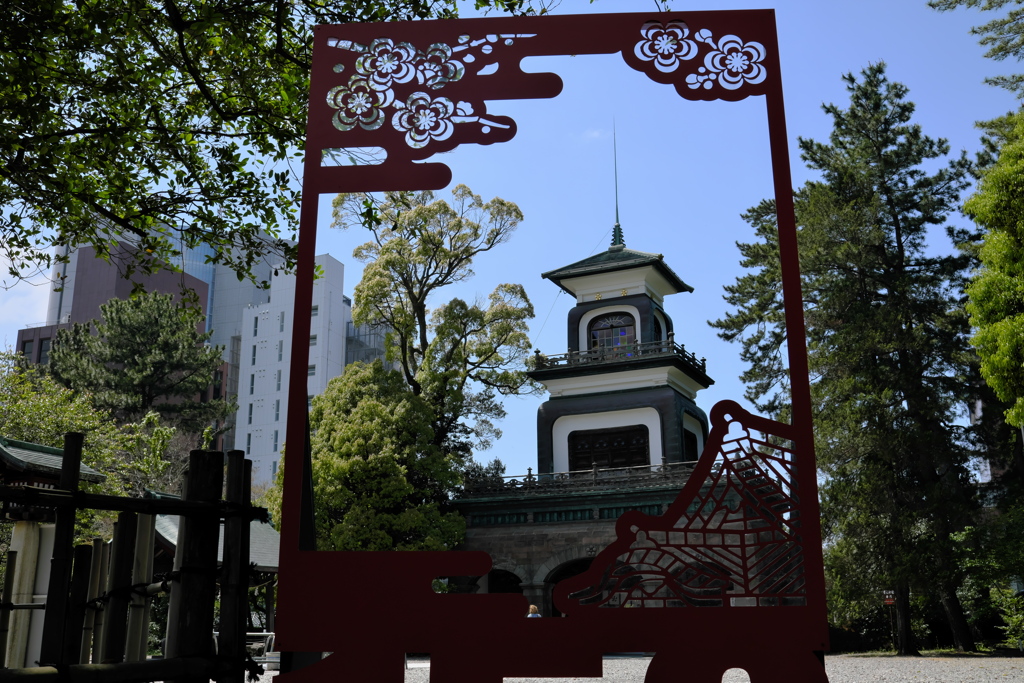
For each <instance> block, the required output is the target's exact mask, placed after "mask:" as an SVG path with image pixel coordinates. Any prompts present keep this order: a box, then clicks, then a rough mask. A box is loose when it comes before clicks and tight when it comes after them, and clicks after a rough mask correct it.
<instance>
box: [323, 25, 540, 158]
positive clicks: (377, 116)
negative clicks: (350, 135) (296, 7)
mask: <svg viewBox="0 0 1024 683" xmlns="http://www.w3.org/2000/svg"><path fill="white" fill-rule="evenodd" d="M533 35H534V34H490V35H487V36H485V37H483V38H478V39H475V40H474V39H473V38H472V36H468V35H463V36H460V37H459V44H458V45H456V46H455V47H454V48H453V47H451V46H450V45H447V44H445V43H433V44H432V45H430V47H428V48H427V49H426V50H418V49H417V48H416V47H415V46H414V45H412V43H407V42H400V43H395V41H393V40H392V39H391V38H377V39H375V40H373V41H372V42H371V43H370V44H369V45H361V44H359V43H356V42H354V41H351V40H339V39H330V40H329V41H328V45H330V46H331V47H334V48H338V49H341V50H347V51H350V52H355V53H357V55H358V56H357V57H356V60H355V71H356V73H355V74H353V75H352V76H351V77H350V78H349V80H348V83H347V84H346V85H339V86H336V87H334V88H331V90H330V91H328V93H327V104H328V105H329V106H330V107H331V108H333V109H335V110H336V111H335V113H334V115H333V117H332V121H333V123H334V127H335V128H337V129H338V130H340V131H349V130H352V129H354V128H355V127H356V126H359V127H360V128H362V129H363V130H376V129H378V128H380V127H381V126H382V125H383V123H384V121H385V120H387V118H388V115H387V113H386V111H385V110H387V109H389V108H391V109H394V112H393V114H392V115H391V126H392V127H393V128H394V129H395V130H396V131H398V132H400V133H405V141H406V144H407V145H409V146H410V147H413V148H416V149H419V148H422V147H424V146H426V145H427V144H428V143H429V142H430V141H431V140H446V139H448V138H449V137H451V135H452V132H453V131H454V125H455V124H465V123H478V124H480V126H481V130H482V131H483V132H484V133H487V132H489V131H490V130H491V128H492V127H496V128H508V127H509V126H508V125H504V124H500V123H497V122H495V121H491V120H488V119H485V118H483V117H482V116H474V115H473V105H472V104H471V103H469V102H463V101H460V102H454V101H452V100H451V99H449V98H447V97H432V96H431V95H430V94H429V93H426V92H423V91H417V92H414V93H412V94H410V95H408V96H407V97H404V99H403V98H401V97H399V98H396V96H395V89H396V86H398V85H401V84H406V83H409V84H411V83H413V82H414V81H415V83H416V84H417V85H420V86H424V87H426V88H429V89H430V90H440V89H441V88H444V87H445V86H446V85H448V84H449V83H455V82H457V81H460V80H462V78H463V77H464V76H465V75H466V65H467V64H475V63H476V62H477V60H478V57H490V56H491V55H492V54H493V53H494V51H495V47H501V46H511V45H513V44H514V42H515V39H517V38H530V37H532V36H533ZM489 67H491V68H490V72H492V73H493V71H494V70H495V69H496V67H495V66H494V63H489V64H485V65H481V66H479V67H478V68H477V75H481V72H483V71H484V70H486V69H488V68H489ZM344 70H345V65H343V64H337V65H335V67H334V72H335V73H342V72H344Z"/></svg>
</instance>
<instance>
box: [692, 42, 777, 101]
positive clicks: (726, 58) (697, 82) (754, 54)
mask: <svg viewBox="0 0 1024 683" xmlns="http://www.w3.org/2000/svg"><path fill="white" fill-rule="evenodd" d="M695 37H696V38H697V40H698V41H699V42H701V43H704V44H706V45H708V46H710V47H711V48H712V51H711V52H709V53H707V54H706V55H704V66H702V67H700V68H699V69H697V73H693V74H689V75H687V77H686V84H687V85H688V86H689V87H690V88H692V89H696V88H704V89H705V90H710V89H711V88H712V87H714V85H715V83H716V82H717V83H718V84H719V85H721V86H722V87H723V88H725V89H726V90H738V89H739V88H740V87H741V86H742V85H743V84H744V83H750V84H757V83H761V82H763V81H764V79H765V78H766V77H767V76H768V71H767V69H765V68H764V65H762V64H761V62H762V61H764V58H765V57H766V56H767V52H766V50H765V49H764V45H762V44H761V43H757V42H754V41H751V42H749V43H745V42H743V39H741V38H740V37H738V36H734V35H727V36H722V38H721V39H720V40H719V41H718V43H717V45H716V44H715V40H714V38H713V36H712V35H711V31H709V30H707V29H701V30H700V31H698V32H697V35H696V36H695Z"/></svg>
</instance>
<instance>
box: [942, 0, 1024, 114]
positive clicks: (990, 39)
mask: <svg viewBox="0 0 1024 683" xmlns="http://www.w3.org/2000/svg"><path fill="white" fill-rule="evenodd" d="M1022 4H1024V3H1022V2H1021V0H929V2H928V6H929V7H932V8H933V9H937V10H939V11H940V12H947V11H949V10H953V9H957V8H959V7H971V8H975V9H981V10H982V11H986V12H991V11H998V10H1002V9H1003V8H1004V7H1006V6H1007V5H1009V6H1010V7H1011V9H1010V10H1008V11H1007V12H1006V14H1005V15H1003V16H1001V17H999V18H997V19H993V20H991V21H989V22H987V23H984V24H982V25H981V26H975V27H974V28H972V29H971V33H973V34H974V35H976V36H980V39H979V41H978V42H980V43H981V44H982V45H984V46H985V47H987V48H988V52H986V53H985V56H986V57H990V58H992V59H994V60H996V61H1003V60H1005V59H1007V58H1010V57H1012V58H1014V59H1016V60H1017V61H1020V60H1021V58H1022V57H1024V8H1022V7H1020V5H1022ZM1015 5H1016V7H1014V6H1015ZM985 82H986V83H989V84H991V85H996V86H999V87H1001V88H1006V89H1007V90H1009V91H1011V92H1013V93H1015V94H1016V95H1017V97H1024V74H1011V75H1009V76H994V77H992V78H986V79H985Z"/></svg>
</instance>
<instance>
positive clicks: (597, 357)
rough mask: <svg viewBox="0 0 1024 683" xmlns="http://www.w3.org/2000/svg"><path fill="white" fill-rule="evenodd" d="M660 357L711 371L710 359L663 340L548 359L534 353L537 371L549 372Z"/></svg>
mask: <svg viewBox="0 0 1024 683" xmlns="http://www.w3.org/2000/svg"><path fill="white" fill-rule="evenodd" d="M658 357H665V358H679V359H681V360H682V361H684V362H685V363H687V364H689V365H691V366H693V367H695V368H697V369H699V370H700V371H701V372H707V360H706V359H704V358H697V356H696V355H694V354H692V353H690V352H689V351H687V350H686V348H685V347H684V346H683V345H682V344H676V343H675V342H674V341H672V340H660V341H651V342H640V343H635V344H624V345H622V346H612V347H601V348H595V349H590V350H588V351H570V352H568V353H562V354H558V355H555V356H546V355H544V354H543V353H541V352H540V351H537V352H536V353H535V354H534V357H533V359H534V369H535V370H547V369H551V368H564V367H568V366H573V365H582V364H586V363H621V362H624V361H631V360H640V359H653V358H658Z"/></svg>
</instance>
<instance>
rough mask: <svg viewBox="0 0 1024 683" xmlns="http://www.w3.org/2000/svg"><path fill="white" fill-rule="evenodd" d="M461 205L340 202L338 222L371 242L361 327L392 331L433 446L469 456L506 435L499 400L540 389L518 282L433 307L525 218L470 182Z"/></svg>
mask: <svg viewBox="0 0 1024 683" xmlns="http://www.w3.org/2000/svg"><path fill="white" fill-rule="evenodd" d="M452 197H453V199H454V202H453V205H449V204H448V203H447V202H445V201H442V200H438V199H435V198H434V194H433V193H432V192H420V193H409V192H400V193H389V194H387V195H386V197H385V198H384V200H383V201H375V200H374V199H373V198H371V197H367V196H365V195H347V196H344V195H343V196H340V197H338V198H337V199H336V200H335V204H334V206H335V214H334V215H335V220H334V225H335V226H338V227H342V228H347V227H350V226H353V225H362V226H364V227H365V228H367V229H369V230H370V232H371V233H372V235H373V240H372V241H370V242H367V243H366V244H363V245H362V246H360V247H359V248H357V249H356V250H355V252H354V256H355V257H356V258H357V259H359V260H360V261H362V262H364V263H366V267H365V269H364V270H363V279H362V281H361V282H360V283H359V285H357V286H356V290H355V307H354V309H353V312H352V317H353V320H354V322H355V323H356V324H360V325H362V324H373V325H383V326H385V327H386V328H387V329H389V330H390V332H389V334H388V336H387V339H388V342H387V359H388V361H389V362H392V363H397V364H398V368H399V369H400V371H401V373H402V375H403V377H404V378H405V381H406V383H407V384H408V386H409V389H410V391H411V392H412V393H413V395H415V396H418V397H420V398H421V399H422V400H424V401H425V402H426V404H427V405H428V406H430V409H431V410H432V411H433V415H434V417H433V419H432V420H431V429H432V431H433V439H432V443H433V445H435V446H437V447H439V448H441V449H442V450H443V451H444V452H446V453H457V454H459V455H460V456H461V457H463V458H468V457H469V455H470V453H471V451H472V448H473V447H474V446H476V447H479V448H486V447H487V446H489V445H490V443H491V439H493V438H496V437H499V436H500V435H501V432H500V431H499V430H498V429H497V428H496V427H495V426H494V420H496V419H500V418H502V417H504V415H505V412H504V410H503V409H502V407H501V403H500V402H499V400H498V396H499V395H501V396H508V395H514V394H518V393H522V392H530V391H533V385H532V384H531V383H530V381H529V379H528V378H527V377H526V374H525V366H524V362H525V360H526V358H527V357H529V354H530V340H529V338H528V337H527V321H528V320H529V319H531V318H532V317H533V305H532V304H531V303H530V300H529V298H528V297H527V295H526V290H524V289H523V287H522V286H521V285H517V284H502V285H499V286H498V287H497V288H495V290H494V291H493V292H492V293H491V294H490V296H489V298H488V302H487V305H486V306H485V305H483V304H481V303H476V302H475V303H467V302H466V301H463V300H462V299H452V300H450V301H448V302H447V303H444V304H442V305H440V306H437V307H436V308H433V309H431V302H432V301H434V300H436V297H437V296H439V295H440V294H441V292H442V290H443V288H444V287H446V286H448V285H451V284H455V283H458V282H462V281H465V280H467V279H468V278H470V277H472V275H473V270H472V263H473V259H474V258H475V257H476V256H477V255H479V254H482V253H485V252H488V251H490V250H491V249H494V248H495V247H497V246H499V245H501V244H504V243H505V242H507V241H508V240H509V239H510V238H511V236H512V233H513V232H514V230H515V228H516V226H517V225H518V224H519V222H520V221H521V220H522V217H523V216H522V213H521V212H520V211H519V207H517V206H516V205H515V204H513V203H511V202H507V201H505V200H503V199H498V198H495V199H492V200H490V201H489V202H487V203H486V204H485V203H484V202H483V201H482V200H481V198H480V197H479V196H478V195H474V194H473V193H472V192H471V191H470V189H469V188H467V187H466V186H465V185H459V186H457V187H456V188H455V189H454V190H453V191H452Z"/></svg>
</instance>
